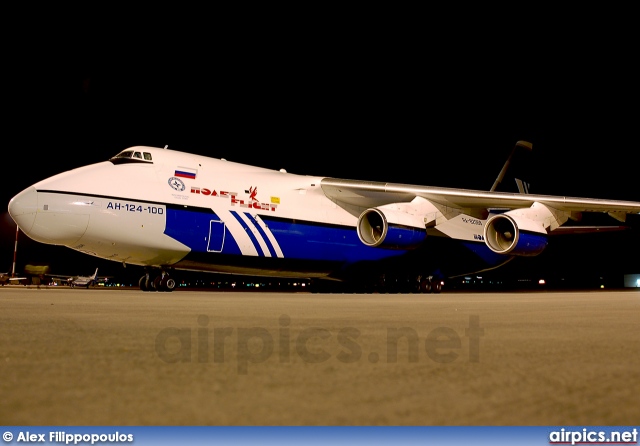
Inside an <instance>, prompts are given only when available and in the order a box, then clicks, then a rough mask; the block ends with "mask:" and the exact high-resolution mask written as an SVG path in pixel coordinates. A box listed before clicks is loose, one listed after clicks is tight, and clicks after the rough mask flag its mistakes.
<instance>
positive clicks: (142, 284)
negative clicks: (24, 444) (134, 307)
mask: <svg viewBox="0 0 640 446" xmlns="http://www.w3.org/2000/svg"><path fill="white" fill-rule="evenodd" d="M138 286H139V287H140V290H141V291H149V287H148V281H147V276H146V274H145V275H144V276H142V277H140V280H139V281H138Z"/></svg>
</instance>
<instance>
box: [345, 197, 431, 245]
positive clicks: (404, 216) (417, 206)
mask: <svg viewBox="0 0 640 446" xmlns="http://www.w3.org/2000/svg"><path fill="white" fill-rule="evenodd" d="M436 215H437V209H436V208H435V206H434V205H433V204H431V203H430V202H429V201H427V200H425V199H423V198H420V197H416V198H415V199H414V200H413V201H411V202H410V203H391V204H385V205H383V206H378V207H375V208H369V209H367V210H365V211H364V212H362V214H360V216H359V217H358V222H357V230H358V237H359V238H360V241H361V242H362V243H364V244H365V245H367V246H372V247H380V248H387V249H414V248H417V247H418V246H419V245H420V244H421V243H422V242H424V241H425V240H426V238H427V230H426V226H427V224H428V223H430V222H431V221H432V220H434V219H435V218H436Z"/></svg>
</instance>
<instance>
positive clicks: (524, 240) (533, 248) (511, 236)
mask: <svg viewBox="0 0 640 446" xmlns="http://www.w3.org/2000/svg"><path fill="white" fill-rule="evenodd" d="M518 213H519V212H518V211H509V212H505V213H504V214H498V215H494V216H493V217H491V218H489V220H487V223H486V224H485V226H484V241H485V243H486V244H487V246H488V247H489V249H491V250H492V251H493V252H496V253H498V254H510V255H515V256H537V255H538V254H540V253H541V252H542V251H543V250H544V249H545V248H546V247H547V233H546V231H545V230H544V228H543V226H542V224H541V223H540V222H539V221H537V220H532V219H530V218H526V217H525V216H522V215H517V214H518ZM514 214H515V215H514Z"/></svg>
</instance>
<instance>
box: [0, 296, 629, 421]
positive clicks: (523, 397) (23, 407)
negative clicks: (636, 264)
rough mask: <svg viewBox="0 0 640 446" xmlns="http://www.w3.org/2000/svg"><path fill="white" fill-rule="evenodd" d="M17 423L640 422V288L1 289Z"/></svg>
mask: <svg viewBox="0 0 640 446" xmlns="http://www.w3.org/2000/svg"><path fill="white" fill-rule="evenodd" d="M0 305H1V308H2V311H1V312H0V320H1V323H0V332H1V336H0V376H1V377H2V379H1V380H0V395H1V397H2V404H1V405H0V424H3V425H85V426H86V425H123V426H147V425H148V426H155V425H189V426H191V425H274V426H285V425H286V426H296V425H357V426H365V425H386V426H388V425H402V426H405V425H518V426H521V425H635V424H637V423H638V420H640V397H639V395H638V389H640V322H639V319H640V318H639V316H640V291H639V290H637V289H630V290H628V291H627V290H624V291H606V290H600V291H595V292H583V291H581V292H523V293H506V292H505V293H499V294H492V293H460V292H456V293H447V292H443V293H442V294H366V295H356V294H311V293H271V292H267V293H258V292H248V293H247V292H203V291H183V290H177V291H174V292H172V293H148V292H142V291H139V290H127V291H122V290H114V291H108V292H107V291H106V290H98V289H89V290H85V289H66V288H65V289H58V288H44V287H43V288H41V289H34V288H24V287H8V286H7V287H3V288H2V289H0Z"/></svg>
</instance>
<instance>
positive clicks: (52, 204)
mask: <svg viewBox="0 0 640 446" xmlns="http://www.w3.org/2000/svg"><path fill="white" fill-rule="evenodd" d="M76 201H77V196H71V195H67V194H54V193H42V192H38V191H37V189H36V188H35V187H33V186H31V187H28V188H27V189H25V190H23V191H22V192H20V193H19V194H18V195H16V196H15V197H13V198H12V199H11V200H10V201H9V215H11V218H13V220H14V221H15V222H16V224H17V225H18V227H19V228H20V229H21V230H22V232H24V233H25V234H26V235H28V236H29V237H30V238H32V239H33V240H35V241H38V242H42V243H49V244H55V245H66V246H73V245H75V244H77V242H78V240H80V238H81V237H82V235H83V234H84V233H85V231H86V230H87V227H88V225H89V213H88V212H86V211H85V209H84V206H82V204H83V203H81V204H80V205H78V204H77V203H76Z"/></svg>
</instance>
